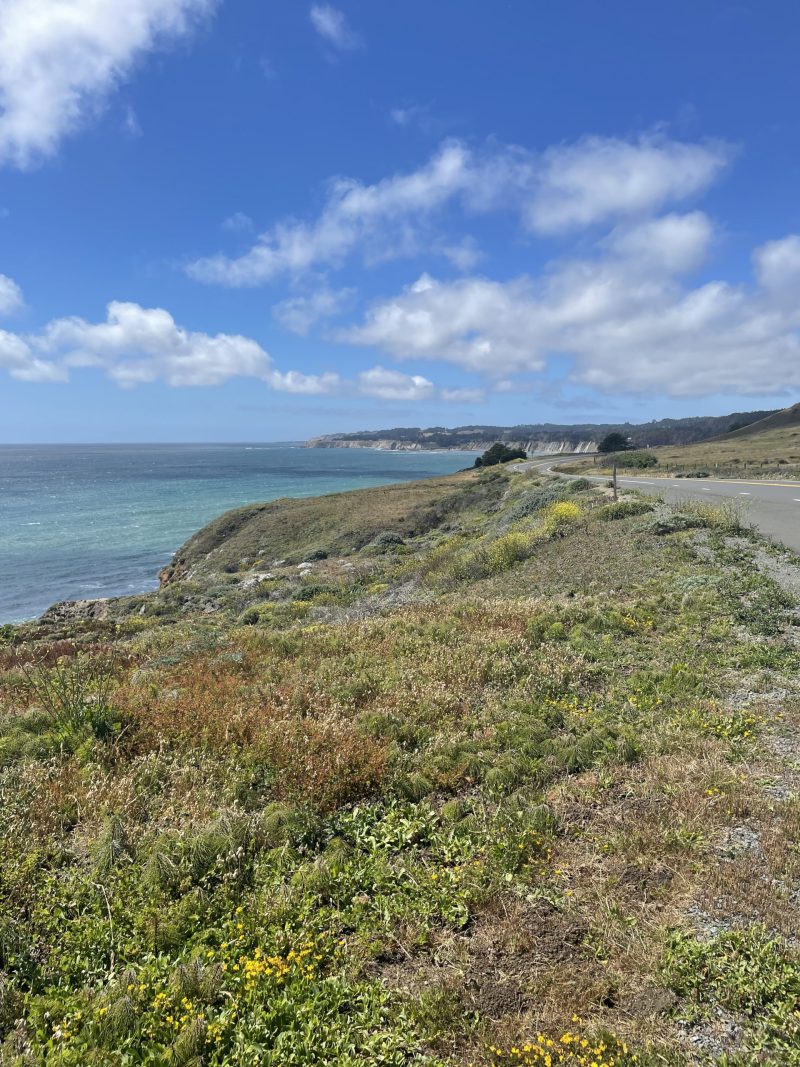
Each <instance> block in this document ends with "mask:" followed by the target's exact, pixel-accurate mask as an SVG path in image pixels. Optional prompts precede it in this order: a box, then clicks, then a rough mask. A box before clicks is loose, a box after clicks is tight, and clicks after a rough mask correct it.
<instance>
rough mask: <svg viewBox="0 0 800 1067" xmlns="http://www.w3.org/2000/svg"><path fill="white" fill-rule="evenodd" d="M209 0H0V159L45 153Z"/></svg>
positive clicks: (18, 162)
mask: <svg viewBox="0 0 800 1067" xmlns="http://www.w3.org/2000/svg"><path fill="white" fill-rule="evenodd" d="M214 3H215V0H124V3H121V2H120V0H67V2H65V0H0V164H2V163H10V164H12V165H15V166H19V167H25V166H28V165H30V164H31V163H32V162H34V161H35V160H37V159H38V158H40V157H42V156H47V155H50V154H52V153H53V152H54V151H55V150H56V149H57V147H58V145H59V144H60V142H61V140H62V139H63V138H64V137H65V136H66V135H67V134H69V133H71V132H72V131H73V130H75V129H77V128H78V127H79V126H80V125H81V124H82V123H83V122H84V121H85V120H86V118H87V117H88V116H90V115H92V114H94V113H96V111H97V109H98V107H99V106H100V105H101V104H102V103H103V101H104V100H105V99H106V97H107V96H108V94H109V93H110V92H111V91H112V89H113V88H114V87H115V86H116V85H117V84H118V83H119V82H120V81H121V80H122V79H123V78H125V77H126V76H127V75H128V74H129V73H130V70H131V68H132V67H133V65H134V63H136V62H137V60H139V59H141V57H142V56H143V55H144V54H145V53H147V52H148V51H150V50H151V49H153V48H155V47H157V46H158V45H159V44H161V43H162V42H164V41H167V40H169V39H172V38H175V37H179V36H182V35H184V34H186V33H187V32H189V31H190V30H191V29H192V27H193V26H194V25H195V24H196V22H197V20H198V18H200V17H201V16H203V15H204V14H205V13H206V12H208V11H209V10H210V9H211V8H212V7H213V6H214Z"/></svg>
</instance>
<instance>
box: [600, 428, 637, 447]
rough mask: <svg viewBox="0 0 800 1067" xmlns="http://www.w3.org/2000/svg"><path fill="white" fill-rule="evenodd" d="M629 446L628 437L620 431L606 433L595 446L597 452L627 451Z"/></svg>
mask: <svg viewBox="0 0 800 1067" xmlns="http://www.w3.org/2000/svg"><path fill="white" fill-rule="evenodd" d="M630 447H631V444H630V442H629V441H628V438H627V437H626V436H625V435H624V434H621V433H616V432H615V431H612V433H607V434H606V435H605V437H604V438H603V440H602V441H601V442H600V444H599V445H598V446H597V451H598V452H627V451H628V449H629V448H630Z"/></svg>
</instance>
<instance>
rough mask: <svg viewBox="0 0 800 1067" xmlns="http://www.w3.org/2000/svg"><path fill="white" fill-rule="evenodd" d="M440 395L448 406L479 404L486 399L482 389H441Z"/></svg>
mask: <svg viewBox="0 0 800 1067" xmlns="http://www.w3.org/2000/svg"><path fill="white" fill-rule="evenodd" d="M440 395H441V398H442V400H446V401H447V402H448V403H449V404H480V403H482V402H483V401H484V400H485V399H486V394H485V393H484V391H483V389H442V391H441V394H440Z"/></svg>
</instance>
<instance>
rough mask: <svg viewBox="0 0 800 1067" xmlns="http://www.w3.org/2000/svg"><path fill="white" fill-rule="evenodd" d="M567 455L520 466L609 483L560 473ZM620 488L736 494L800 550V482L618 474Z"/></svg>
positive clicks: (760, 522) (761, 523) (760, 525)
mask: <svg viewBox="0 0 800 1067" xmlns="http://www.w3.org/2000/svg"><path fill="white" fill-rule="evenodd" d="M566 458H567V457H565V456H559V457H558V459H557V460H556V459H554V458H553V457H552V456H551V457H548V459H546V460H529V461H528V462H526V463H520V464H518V465H517V469H518V470H521V469H533V468H538V469H539V470H541V471H542V472H543V473H545V474H555V475H557V476H558V477H560V478H570V477H589V479H590V480H591V481H595V482H599V483H601V484H604V485H605V484H607V483H608V476H607V475H605V476H602V477H597V476H592V475H569V474H559V473H558V471H554V470H552V465H553V463H556V462H563V461H564V459H566ZM617 482H618V484H619V485H620V487H624V488H626V489H638V490H640V491H641V492H642V493H651V494H653V495H657V496H663V497H664V499H665V500H668V501H670V503H674V502H676V501H681V500H687V499H691V500H708V501H711V502H712V503H714V502H719V501H721V500H725V499H729V498H731V497H734V498H735V499H737V500H741V501H742V502H744V503H745V504H746V508H747V510H746V513H745V521H746V522H748V523H751V524H752V525H753V526H755V527H757V529H758V530H759V531H760V532H761V533H762V534H764V535H765V536H767V537H769V538H771V539H772V540H774V541H778V542H781V543H782V544H784V545H786V546H787V547H788V548H791V549H793V550H794V551H795V552H800V482H780V481H774V482H773V481H769V482H748V481H735V480H734V479H732V478H731V479H724V480H723V479H716V478H679V479H677V480H676V479H673V478H647V477H642V478H630V477H621V476H618V477H617Z"/></svg>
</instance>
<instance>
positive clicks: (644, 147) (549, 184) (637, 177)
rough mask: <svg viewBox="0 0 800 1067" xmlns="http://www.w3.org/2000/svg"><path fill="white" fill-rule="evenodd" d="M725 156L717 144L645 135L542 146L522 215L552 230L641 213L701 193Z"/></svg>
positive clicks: (727, 154)
mask: <svg viewBox="0 0 800 1067" xmlns="http://www.w3.org/2000/svg"><path fill="white" fill-rule="evenodd" d="M730 158H731V150H730V148H729V147H728V146H727V145H723V144H720V143H718V142H710V143H707V144H684V143H682V142H679V141H672V140H669V139H668V138H666V137H663V136H658V135H653V134H649V135H646V136H643V137H640V138H639V139H638V140H637V141H634V142H631V141H623V140H618V139H615V138H606V137H587V138H584V139H583V140H582V141H578V142H577V143H576V144H573V145H559V146H557V147H554V148H550V149H548V150H547V151H546V152H545V153H544V156H543V157H542V159H541V162H540V165H539V167H538V172H537V184H536V189H535V193H534V195H533V197H532V199H531V202H530V204H529V206H528V210H527V218H528V223H529V225H530V226H531V228H532V229H533V230H536V231H539V232H542V233H557V232H559V231H561V230H568V229H573V228H576V227H586V226H592V225H595V224H596V223H599V222H603V221H605V220H606V219H610V218H618V217H622V216H629V215H635V214H647V213H649V212H652V211H656V210H658V209H659V208H661V207H662V206H663V205H665V204H668V203H674V202H676V201H680V200H684V199H686V197H689V196H694V195H696V194H697V193H701V192H703V191H704V190H705V189H707V188H708V187H709V186H710V185H711V184H712V182H713V181H714V180H715V179H716V178H717V177H718V176H719V173H720V171H721V170H722V169H723V168H724V167H725V166H726V164H727V163H728V162H729V160H730Z"/></svg>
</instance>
